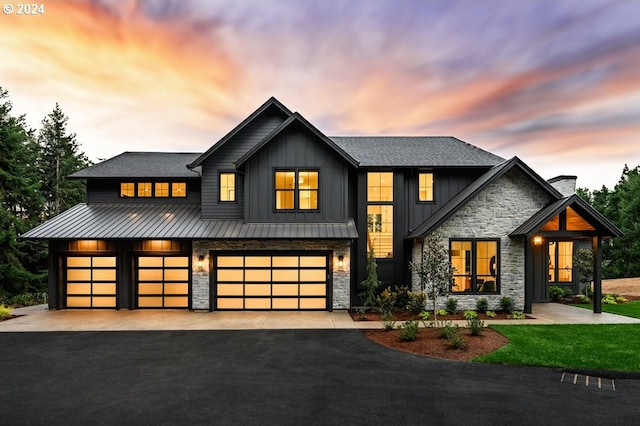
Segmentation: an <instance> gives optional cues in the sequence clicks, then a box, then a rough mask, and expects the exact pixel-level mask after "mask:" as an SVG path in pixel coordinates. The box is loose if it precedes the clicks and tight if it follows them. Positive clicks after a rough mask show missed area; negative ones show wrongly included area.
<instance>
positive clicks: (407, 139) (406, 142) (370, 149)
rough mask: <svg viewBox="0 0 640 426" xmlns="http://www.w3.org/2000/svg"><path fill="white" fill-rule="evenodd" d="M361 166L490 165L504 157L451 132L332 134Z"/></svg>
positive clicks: (501, 160) (332, 138) (335, 140)
mask: <svg viewBox="0 0 640 426" xmlns="http://www.w3.org/2000/svg"><path fill="white" fill-rule="evenodd" d="M330 139H331V140H333V141H334V142H335V143H336V145H338V146H339V147H341V148H342V149H343V150H344V151H345V152H347V154H349V155H350V156H351V157H353V158H354V159H355V160H356V161H358V162H359V163H360V166H361V167H492V166H495V165H497V164H500V163H501V162H503V161H504V158H501V157H498V156H497V155H495V154H492V153H490V152H488V151H485V150H483V149H480V148H478V147H477V146H473V145H471V144H468V143H466V142H463V141H461V140H460V139H457V138H454V137H451V136H415V137H413V136H375V137H374V136H331V137H330Z"/></svg>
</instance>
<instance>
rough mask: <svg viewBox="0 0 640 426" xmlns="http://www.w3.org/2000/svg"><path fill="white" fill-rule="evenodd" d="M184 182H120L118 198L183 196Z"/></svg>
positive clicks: (185, 193) (184, 190)
mask: <svg viewBox="0 0 640 426" xmlns="http://www.w3.org/2000/svg"><path fill="white" fill-rule="evenodd" d="M186 196H187V183H186V182H120V198H135V197H138V198H169V197H172V198H184V197H186Z"/></svg>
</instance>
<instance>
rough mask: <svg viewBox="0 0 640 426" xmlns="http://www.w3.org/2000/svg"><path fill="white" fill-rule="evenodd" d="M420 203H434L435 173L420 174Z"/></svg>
mask: <svg viewBox="0 0 640 426" xmlns="http://www.w3.org/2000/svg"><path fill="white" fill-rule="evenodd" d="M418 201H422V202H428V201H433V173H431V172H420V173H418Z"/></svg>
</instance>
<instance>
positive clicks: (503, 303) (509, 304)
mask: <svg viewBox="0 0 640 426" xmlns="http://www.w3.org/2000/svg"><path fill="white" fill-rule="evenodd" d="M500 308H502V310H503V311H504V312H506V313H508V314H510V313H511V312H513V309H514V305H513V299H512V298H510V297H509V296H504V297H502V298H501V299H500Z"/></svg>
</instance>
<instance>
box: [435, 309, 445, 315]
mask: <svg viewBox="0 0 640 426" xmlns="http://www.w3.org/2000/svg"><path fill="white" fill-rule="evenodd" d="M436 315H447V311H446V310H444V309H438V310H437V311H436Z"/></svg>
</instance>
